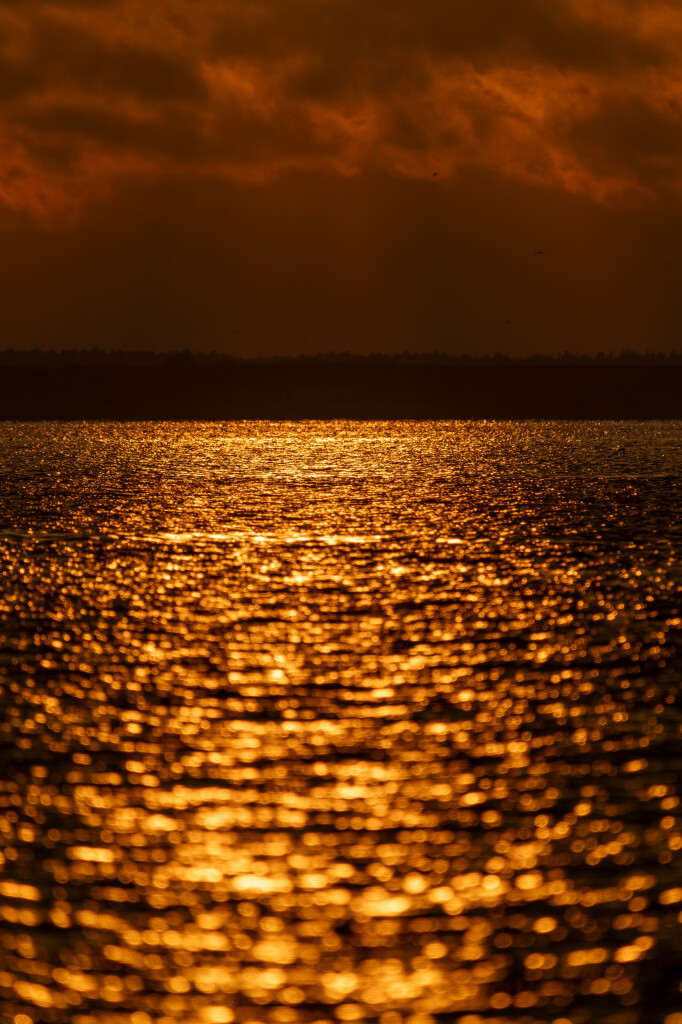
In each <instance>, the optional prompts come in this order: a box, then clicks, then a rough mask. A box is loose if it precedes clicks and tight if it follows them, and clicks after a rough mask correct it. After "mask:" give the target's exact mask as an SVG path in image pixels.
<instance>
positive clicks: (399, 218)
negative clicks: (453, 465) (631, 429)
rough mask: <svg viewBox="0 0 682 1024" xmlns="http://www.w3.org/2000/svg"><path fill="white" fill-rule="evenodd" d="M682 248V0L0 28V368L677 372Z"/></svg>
mask: <svg viewBox="0 0 682 1024" xmlns="http://www.w3.org/2000/svg"><path fill="white" fill-rule="evenodd" d="M681 228H682V6H681V5H680V4H679V2H678V0H675V2H659V0H371V2H368V0H64V2H59V0H55V2H52V3H43V2H39V0H12V2H6V3H4V4H2V5H1V6H0V261H1V267H0V269H1V271H2V273H1V274H0V318H1V320H0V322H1V323H2V328H3V331H2V334H3V339H2V342H0V347H3V348H4V347H10V346H14V347H16V348H27V347H28V348H30V347H34V346H39V347H56V348H64V347H90V346H94V345H96V346H102V347H120V348H183V347H185V346H187V347H190V348H196V349H204V350H205V349H219V350H224V351H230V352H235V353H239V354H249V353H253V354H261V353H264V354H266V353H270V352H292V353H296V352H312V351H320V350H322V351H326V350H330V349H337V350H339V349H350V350H357V351H375V350H383V351H391V350H402V349H405V348H409V349H411V350H414V351H417V350H431V349H434V348H438V349H441V350H445V351H452V352H483V351H495V350H500V351H506V352H517V353H527V352H534V351H545V352H551V351H558V350H563V349H565V348H570V349H575V350H579V351H597V350H599V349H605V350H609V349H613V350H615V351H619V350H621V349H623V348H627V347H633V348H639V349H661V348H662V349H671V348H675V347H678V348H682V338H681V333H682V332H681V324H682V299H681V298H680V294H682V289H681V288H680V285H679V281H680V279H681V278H682V257H681V256H680V252H679V249H680V238H681V237H682V234H681ZM538 250H542V251H543V254H542V255H535V254H536V252H537V251H538Z"/></svg>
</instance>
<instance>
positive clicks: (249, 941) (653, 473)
mask: <svg viewBox="0 0 682 1024" xmlns="http://www.w3.org/2000/svg"><path fill="white" fill-rule="evenodd" d="M0 440H1V441H2V444H0V474H2V481H3V485H2V495H1V497H0V514H1V519H0V551H1V552H2V573H3V586H2V595H1V597H0V600H1V602H2V604H1V605H0V611H1V612H2V622H3V625H2V639H1V647H0V712H1V714H0V734H1V738H2V749H3V753H2V754H1V755H0V757H1V758H2V771H1V772H0V779H1V780H2V781H0V851H1V853H0V865H1V873H0V990H1V991H2V999H3V1007H4V1010H3V1012H4V1013H5V1017H4V1018H3V1020H4V1019H7V1020H8V1021H10V1022H11V1024H30V1022H34V1024H39V1022H40V1024H42V1022H54V1024H67V1022H68V1024H123V1022H126V1024H127V1022H130V1024H173V1022H202V1024H203V1022H206V1024H231V1022H233V1021H236V1022H244V1024H256V1022H263V1024H297V1022H299V1021H300V1022H302V1024H303V1022H310V1024H312V1022H314V1021H316V1022H326V1021H340V1022H346V1021H348V1022H355V1021H365V1020H367V1021H378V1022H379V1024H435V1022H439V1024H444V1022H449V1021H454V1020H457V1021H460V1022H462V1024H481V1022H485V1024H493V1022H495V1024H506V1022H508V1021H514V1022H518V1024H521V1022H523V1024H535V1022H537V1024H549V1022H554V1024H559V1022H560V1024H636V1022H638V1021H640V1020H645V1021H646V1022H647V1024H648V1022H651V1024H658V1022H663V1021H666V1022H667V1024H680V1022H681V1021H682V1017H680V1010H679V1008H680V1006H682V992H680V988H679V977H678V976H677V974H676V973H675V971H674V970H672V969H671V965H674V964H677V963H678V962H679V956H680V953H681V952H682V875H681V873H680V850H681V849H682V822H681V819H680V809H679V788H680V782H679V776H680V768H681V765H682V755H681V754H680V732H681V729H682V711H681V699H680V692H679V684H680V676H681V669H682V657H681V655H680V626H681V625H682V621H681V617H680V608H681V607H682V593H681V590H682V569H681V568H680V566H681V565H682V557H681V556H682V530H680V525H679V524H680V522H681V521H682V518H681V516H680V513H681V512H682V503H681V500H680V499H681V495H682V490H681V488H680V470H681V469H682V425H679V424H670V425H666V424H583V425H580V424H570V425H567V424H563V425H562V424H492V423H487V424H463V423H459V424H344V423H335V424H288V425H287V424H267V423H261V424H199V425H189V424H147V425H133V424H128V425H126V424H113V425H107V424H90V425H88V424H85V425H83V424H81V425H59V424H40V425H5V426H2V427H0Z"/></svg>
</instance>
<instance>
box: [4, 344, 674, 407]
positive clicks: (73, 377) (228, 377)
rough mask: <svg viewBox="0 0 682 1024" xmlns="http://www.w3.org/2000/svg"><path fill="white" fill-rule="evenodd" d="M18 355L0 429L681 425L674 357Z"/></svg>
mask: <svg viewBox="0 0 682 1024" xmlns="http://www.w3.org/2000/svg"><path fill="white" fill-rule="evenodd" d="M8 355H9V354H8V353H0V384H1V387H0V420H23V421H28V420H84V419H94V420H214V421H215V420H235V419H236V420H245V419H275V420H277V419H279V420H282V419H293V420H303V419H327V420H330V419H370V420H385V419H417V420H427V419H512V420H514V419H516V420H519V419H539V420H547V419H569V420H580V419H682V359H681V360H680V361H679V362H677V361H676V359H675V358H673V357H662V358H663V359H664V361H663V362H659V363H655V362H645V361H642V362H639V363H636V362H625V361H621V359H618V358H617V359H611V360H605V361H602V362H600V361H597V360H594V361H591V362H571V361H568V360H563V359H559V360H555V361H552V362H545V363H535V362H532V361H528V360H524V361H512V360H504V359H500V360H495V359H491V360H487V361H485V360H470V361H459V360H457V359H453V360H451V361H446V362H430V363H429V362H424V361H419V359H420V357H412V358H410V357H394V358H390V357H386V358H380V357H373V358H362V357H357V358H354V357H352V356H349V357H318V358H309V359H281V360H277V359H273V360H232V359H227V358H221V357H214V358H211V357H209V356H201V357H191V356H189V357H187V356H184V357H183V356H182V355H179V356H166V358H165V361H162V360H161V358H159V360H158V362H157V363H156V365H125V364H122V360H121V361H119V363H118V364H117V363H116V360H115V359H113V358H111V357H107V356H106V354H104V355H105V359H104V362H103V363H100V364H99V365H92V364H90V365H86V364H85V359H83V360H81V361H78V360H77V359H76V358H73V357H71V358H64V357H59V356H56V357H55V355H54V354H50V353H32V354H30V356H32V359H28V360H27V361H26V362H24V364H23V365H16V364H15V365H8V363H9V360H8V359H7V356H8ZM16 355H18V354H16ZM74 355H75V354H74ZM84 355H85V356H87V354H84ZM120 355H121V357H123V356H124V354H120ZM3 356H4V357H5V358H3ZM69 356H71V354H69ZM133 358H134V356H133ZM422 358H423V357H422ZM446 358H447V357H446ZM643 358H644V357H642V359H643ZM18 361H19V362H22V361H23V360H22V358H21V356H20V357H19V360H18Z"/></svg>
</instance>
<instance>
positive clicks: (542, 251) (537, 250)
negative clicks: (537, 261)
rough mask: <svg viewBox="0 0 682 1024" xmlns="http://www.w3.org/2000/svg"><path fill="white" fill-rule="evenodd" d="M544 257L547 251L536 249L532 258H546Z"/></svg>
mask: <svg viewBox="0 0 682 1024" xmlns="http://www.w3.org/2000/svg"><path fill="white" fill-rule="evenodd" d="M546 255H547V250H546V249H536V251H535V252H534V253H533V256H546Z"/></svg>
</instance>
